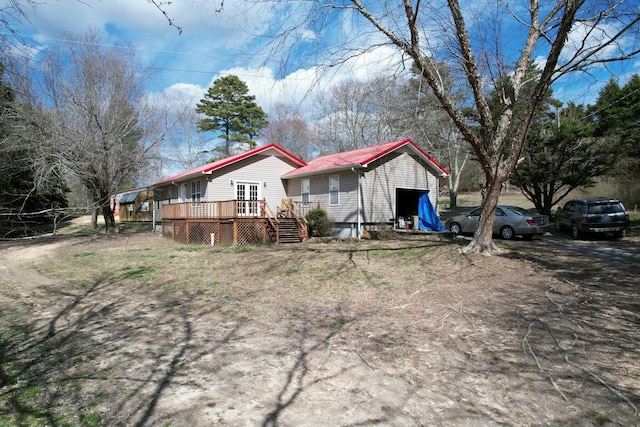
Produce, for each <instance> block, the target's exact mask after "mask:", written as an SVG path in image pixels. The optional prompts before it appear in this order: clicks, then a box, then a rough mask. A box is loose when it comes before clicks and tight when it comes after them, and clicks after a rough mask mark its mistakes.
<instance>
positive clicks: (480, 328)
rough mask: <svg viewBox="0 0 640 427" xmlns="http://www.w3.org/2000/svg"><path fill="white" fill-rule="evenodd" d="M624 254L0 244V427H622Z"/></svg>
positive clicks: (77, 241) (637, 258)
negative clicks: (539, 426)
mask: <svg viewBox="0 0 640 427" xmlns="http://www.w3.org/2000/svg"><path fill="white" fill-rule="evenodd" d="M638 243H639V242H638V239H637V238H631V239H624V240H623V241H620V242H616V241H590V240H587V241H581V242H573V241H570V240H568V239H566V238H564V237H558V236H545V237H544V238H542V239H537V240H534V241H532V242H522V241H516V242H508V243H507V242H504V243H501V246H502V248H503V251H502V252H500V253H499V254H497V255H495V256H492V257H482V256H478V257H474V256H464V255H461V254H460V253H459V252H458V249H459V247H460V245H462V244H464V242H463V241H460V240H458V239H455V240H451V239H443V238H438V237H432V236H421V237H418V238H412V239H402V240H389V241H367V242H364V241H363V242H351V241H346V242H313V241H311V242H307V243H304V244H300V245H279V246H258V247H249V248H235V249H234V248H200V247H198V248H195V247H185V246H183V245H179V244H175V243H173V242H170V241H168V240H166V239H162V238H161V237H158V236H157V235H152V234H150V233H143V234H126V233H125V234H121V235H119V236H116V237H110V238H107V237H105V236H98V237H96V236H84V237H57V238H49V239H44V240H38V241H29V242H22V243H19V244H16V243H3V244H0V285H1V287H0V315H1V318H0V319H1V320H0V338H1V341H0V362H2V363H1V365H0V366H1V369H0V386H1V387H0V396H2V399H1V400H0V426H4V425H109V426H119V425H121V426H147V425H154V426H156V425H158V426H211V425H221V426H245V425H246V426H370V425H385V426H410V425H415V426H426V425H456V426H477V425H567V426H574V425H625V426H629V425H640V418H639V417H638V409H637V408H638V406H639V405H640V364H639V363H638V355H639V350H640V340H639V339H640V332H639V330H638V326H639V325H640V299H639V298H638V297H639V295H638V279H637V275H638V272H639V271H640V270H639V268H638V267H640V249H639V248H638Z"/></svg>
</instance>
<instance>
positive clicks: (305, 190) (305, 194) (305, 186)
mask: <svg viewBox="0 0 640 427" xmlns="http://www.w3.org/2000/svg"><path fill="white" fill-rule="evenodd" d="M310 192H311V185H310V184H309V178H307V179H303V180H302V183H301V189H300V194H301V195H302V201H303V202H308V201H309V193H310Z"/></svg>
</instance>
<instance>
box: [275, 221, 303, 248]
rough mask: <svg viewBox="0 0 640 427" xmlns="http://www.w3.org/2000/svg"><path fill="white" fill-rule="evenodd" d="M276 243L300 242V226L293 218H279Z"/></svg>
mask: <svg viewBox="0 0 640 427" xmlns="http://www.w3.org/2000/svg"><path fill="white" fill-rule="evenodd" d="M278 222H279V224H280V225H279V227H278V240H277V241H278V243H300V228H299V227H298V221H297V220H296V219H295V218H279V219H278Z"/></svg>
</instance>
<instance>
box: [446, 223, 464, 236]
mask: <svg viewBox="0 0 640 427" xmlns="http://www.w3.org/2000/svg"><path fill="white" fill-rule="evenodd" d="M449 231H450V232H452V233H453V234H460V233H461V232H462V229H461V228H460V224H458V223H457V222H452V223H451V225H449Z"/></svg>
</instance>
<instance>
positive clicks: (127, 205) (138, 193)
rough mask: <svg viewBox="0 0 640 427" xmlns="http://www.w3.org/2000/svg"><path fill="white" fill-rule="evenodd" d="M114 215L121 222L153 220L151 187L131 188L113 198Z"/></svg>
mask: <svg viewBox="0 0 640 427" xmlns="http://www.w3.org/2000/svg"><path fill="white" fill-rule="evenodd" d="M111 208H112V209H113V214H114V215H115V216H117V217H118V220H119V221H120V222H138V221H152V220H153V190H151V189H150V188H149V187H138V188H131V189H128V190H124V191H120V192H118V193H116V194H115V196H114V197H112V206H111Z"/></svg>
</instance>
